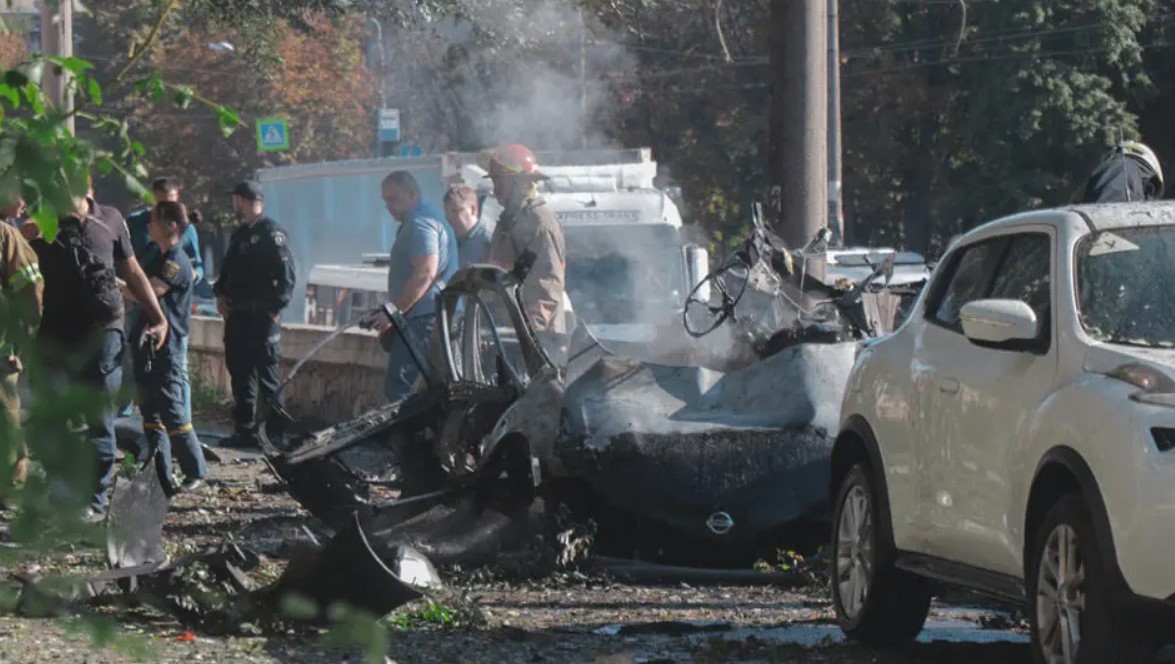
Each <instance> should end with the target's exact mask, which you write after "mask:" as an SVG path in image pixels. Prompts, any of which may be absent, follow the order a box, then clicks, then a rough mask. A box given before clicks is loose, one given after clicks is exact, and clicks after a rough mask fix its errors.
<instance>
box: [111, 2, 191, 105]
mask: <svg viewBox="0 0 1175 664" xmlns="http://www.w3.org/2000/svg"><path fill="white" fill-rule="evenodd" d="M177 5H179V0H168V1H167V4H166V5H164V7H163V9H162V10H160V12H159V17H158V18H157V19H155V25H153V26H151V32H149V33H147V39H145V40H143V43H142V45H140V46H139V48H137V49H135V52H134V53H133V54H131V57H130V58H129V59H128V60H127V61H126V64H124V65H123V66H122V67H121V68H120V69H119V70H118V72H117V73H116V74H115V75H114V78H112V79H110V83H111V84H114V83H118V82H119V81H121V80H122V78H123V77H124V76H126V75H127V72H129V71H130V70H131V67H133V66H135V63H136V62H138V61H139V59H140V58H142V57H143V54H144V53H146V52H147V51H148V50H150V48H151V44H153V43H155V39H156V38H157V37H158V36H159V31H160V30H161V29H162V28H163V23H164V22H165V21H166V20H167V16H168V14H171V12H172V10H174V9H175V8H176V6H177Z"/></svg>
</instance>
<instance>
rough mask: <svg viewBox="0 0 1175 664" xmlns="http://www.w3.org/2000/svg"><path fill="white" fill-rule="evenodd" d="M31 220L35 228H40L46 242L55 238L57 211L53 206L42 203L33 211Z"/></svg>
mask: <svg viewBox="0 0 1175 664" xmlns="http://www.w3.org/2000/svg"><path fill="white" fill-rule="evenodd" d="M33 221H34V222H36V224H37V228H39V229H41V234H42V235H44V236H45V241H46V242H52V241H53V240H55V239H57V211H56V210H54V209H53V206H51V205H48V204H46V205H42V206H41V207H40V208H38V209H37V211H36V212H34V213H33Z"/></svg>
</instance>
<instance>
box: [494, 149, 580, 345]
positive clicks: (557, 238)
mask: <svg viewBox="0 0 1175 664" xmlns="http://www.w3.org/2000/svg"><path fill="white" fill-rule="evenodd" d="M482 158H483V164H484V165H485V167H486V171H487V175H486V177H488V178H490V180H491V181H492V182H493V185H494V198H497V199H498V202H499V203H500V204H501V205H502V215H501V217H499V219H498V224H497V226H496V227H495V228H494V232H493V236H492V238H491V239H490V256H489V261H490V262H491V263H493V264H495V265H498V266H500V267H502V268H505V269H507V270H513V269H514V267H515V265H516V263H517V262H518V261H519V259H521V258H522V257H523V256H524V255H525V254H527V253H533V254H534V264H533V265H532V266H531V268H530V272H529V273H527V276H526V279H525V280H524V281H523V283H522V303H523V305H524V306H525V308H526V314H527V316H529V317H530V320H531V323H532V324H533V325H534V328H535V330H536V331H538V332H565V331H566V319H565V308H566V303H565V296H564V274H565V272H566V269H567V252H566V249H565V246H564V241H563V228H562V227H561V226H560V225H559V222H558V220H556V219H555V212H554V210H552V209H551V206H550V205H548V204H547V202H546V200H545V199H544V198H543V197H542V196H539V194H538V181H539V180H543V179H546V176H545V175H543V174H542V173H541V172H539V166H538V160H537V159H535V156H534V153H532V152H531V151H530V149H528V148H527V147H526V146H524V145H517V144H514V145H504V146H502V147H498V148H493V149H491V150H488V151H486V152H485V153H483V155H482Z"/></svg>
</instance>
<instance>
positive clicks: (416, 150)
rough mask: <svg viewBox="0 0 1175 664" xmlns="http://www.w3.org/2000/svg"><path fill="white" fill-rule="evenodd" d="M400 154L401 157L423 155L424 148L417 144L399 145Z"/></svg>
mask: <svg viewBox="0 0 1175 664" xmlns="http://www.w3.org/2000/svg"><path fill="white" fill-rule="evenodd" d="M400 156H401V157H423V156H424V148H422V147H420V146H419V145H401V146H400Z"/></svg>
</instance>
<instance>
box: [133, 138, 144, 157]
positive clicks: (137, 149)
mask: <svg viewBox="0 0 1175 664" xmlns="http://www.w3.org/2000/svg"><path fill="white" fill-rule="evenodd" d="M131 150H133V151H134V152H135V153H136V154H138V155H145V154H147V148H145V147H143V144H142V143H140V142H138V141H131Z"/></svg>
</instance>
